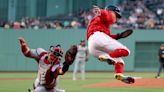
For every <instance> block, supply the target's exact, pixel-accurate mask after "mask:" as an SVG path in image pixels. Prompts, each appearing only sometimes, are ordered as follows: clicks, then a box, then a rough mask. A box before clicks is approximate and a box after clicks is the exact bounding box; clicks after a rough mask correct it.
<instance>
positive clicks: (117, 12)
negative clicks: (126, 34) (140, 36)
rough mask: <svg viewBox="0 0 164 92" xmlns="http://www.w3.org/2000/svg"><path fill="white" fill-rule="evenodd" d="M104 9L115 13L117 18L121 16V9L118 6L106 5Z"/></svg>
mask: <svg viewBox="0 0 164 92" xmlns="http://www.w3.org/2000/svg"><path fill="white" fill-rule="evenodd" d="M105 10H110V11H113V12H115V13H116V16H117V18H121V17H122V16H121V11H120V8H118V7H117V6H113V5H108V6H106V7H105Z"/></svg>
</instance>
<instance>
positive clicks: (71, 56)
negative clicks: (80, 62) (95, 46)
mask: <svg viewBox="0 0 164 92" xmlns="http://www.w3.org/2000/svg"><path fill="white" fill-rule="evenodd" d="M76 54H77V46H76V45H73V46H71V47H70V48H69V49H68V50H67V51H66V54H65V63H67V64H68V65H71V64H72V63H73V62H74V60H75V57H76Z"/></svg>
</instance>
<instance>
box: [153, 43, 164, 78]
mask: <svg viewBox="0 0 164 92" xmlns="http://www.w3.org/2000/svg"><path fill="white" fill-rule="evenodd" d="M158 56H159V63H160V66H159V69H158V72H157V75H156V76H155V78H160V73H161V71H162V68H164V44H161V46H160V49H159V52H158Z"/></svg>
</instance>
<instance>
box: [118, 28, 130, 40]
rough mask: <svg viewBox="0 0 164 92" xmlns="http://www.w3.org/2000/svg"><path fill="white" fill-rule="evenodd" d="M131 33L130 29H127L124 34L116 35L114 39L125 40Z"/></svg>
mask: <svg viewBox="0 0 164 92" xmlns="http://www.w3.org/2000/svg"><path fill="white" fill-rule="evenodd" d="M132 33H133V30H132V29H127V30H125V31H124V32H122V33H119V34H117V38H116V39H117V40H118V39H121V38H126V37H128V36H130V35H131V34H132Z"/></svg>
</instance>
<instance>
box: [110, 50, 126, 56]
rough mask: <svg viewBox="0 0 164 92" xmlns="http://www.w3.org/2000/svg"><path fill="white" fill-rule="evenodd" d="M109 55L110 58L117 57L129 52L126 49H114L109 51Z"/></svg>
mask: <svg viewBox="0 0 164 92" xmlns="http://www.w3.org/2000/svg"><path fill="white" fill-rule="evenodd" d="M109 55H110V56H111V57H112V58H118V57H122V56H128V55H129V52H128V50H126V49H115V50H114V51H112V52H110V53H109Z"/></svg>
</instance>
